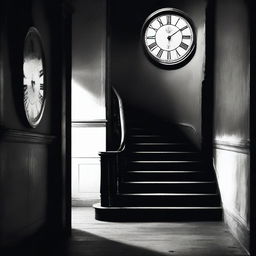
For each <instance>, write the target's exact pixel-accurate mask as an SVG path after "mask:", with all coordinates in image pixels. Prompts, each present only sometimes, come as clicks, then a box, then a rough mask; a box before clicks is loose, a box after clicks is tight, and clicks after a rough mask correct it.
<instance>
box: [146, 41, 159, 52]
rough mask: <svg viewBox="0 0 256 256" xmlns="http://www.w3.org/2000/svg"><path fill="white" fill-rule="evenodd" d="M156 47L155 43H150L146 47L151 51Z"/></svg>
mask: <svg viewBox="0 0 256 256" xmlns="http://www.w3.org/2000/svg"><path fill="white" fill-rule="evenodd" d="M156 47H157V43H156V42H154V43H152V44H150V45H149V46H148V48H149V49H150V50H151V51H153V50H154V49H155V48H156Z"/></svg>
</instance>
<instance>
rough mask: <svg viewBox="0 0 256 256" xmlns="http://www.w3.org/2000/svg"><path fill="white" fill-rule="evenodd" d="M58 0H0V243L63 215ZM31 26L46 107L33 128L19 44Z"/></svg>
mask: <svg viewBox="0 0 256 256" xmlns="http://www.w3.org/2000/svg"><path fill="white" fill-rule="evenodd" d="M60 4H61V1H41V0H31V1H30V0H25V1H18V0H12V1H1V8H0V9H1V15H0V16H1V27H0V40H1V41H0V60H1V66H0V77H1V80H0V94H1V97H0V106H1V112H0V113H1V115H0V176H1V179H0V194H1V195H0V208H1V213H0V232H1V233H0V245H8V244H12V243H14V242H17V241H20V240H22V239H24V238H25V237H28V236H29V235H32V234H35V233H36V232H38V231H39V230H42V229H44V228H46V226H47V223H48V220H50V216H51V217H52V216H55V220H57V221H56V222H55V224H56V225H58V222H60V221H61V216H60V214H61V210H60V208H61V206H60V201H61V200H60V197H61V188H60V186H61V164H60V159H61V158H60V155H61V152H60V150H61V148H60V144H61V121H62V116H61V96H62V80H61V79H62V77H61V68H62V66H63V59H62V55H61V49H62V45H63V41H62V44H60V42H61V39H62V38H61V27H60V24H61V17H62V11H61V5H60ZM31 26H34V27H36V28H37V29H38V30H39V32H40V34H41V37H42V44H43V49H44V54H45V60H46V86H47V92H46V107H45V111H44V114H43V117H42V120H41V122H40V124H39V125H38V127H36V128H31V127H30V126H29V124H28V122H27V120H26V117H25V111H24V107H23V48H24V39H25V36H26V33H27V31H28V29H29V27H31ZM58 179H59V180H58ZM50 189H51V190H50ZM53 189H54V190H53ZM53 191H54V193H52V192H53ZM54 205H55V206H54ZM49 206H51V207H52V208H49ZM53 206H54V207H55V208H54V207H53ZM50 209H51V211H50ZM53 212H55V213H54V214H53ZM58 214H59V215H58ZM56 215H58V216H57V217H56ZM52 218H53V217H52ZM59 225H61V224H59Z"/></svg>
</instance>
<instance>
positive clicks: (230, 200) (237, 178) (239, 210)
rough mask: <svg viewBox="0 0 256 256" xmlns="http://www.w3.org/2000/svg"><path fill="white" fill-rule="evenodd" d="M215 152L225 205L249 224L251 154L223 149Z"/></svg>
mask: <svg viewBox="0 0 256 256" xmlns="http://www.w3.org/2000/svg"><path fill="white" fill-rule="evenodd" d="M214 153H215V156H214V159H215V170H216V174H217V179H218V185H219V189H220V194H221V199H222V204H223V207H224V208H225V210H227V211H228V212H229V213H231V214H232V215H234V216H235V217H236V218H237V219H238V220H239V221H240V222H241V223H243V224H244V225H245V226H249V224H248V223H249V218H248V214H249V205H248V201H249V158H250V156H249V155H248V154H241V153H238V152H233V151H228V150H222V149H216V150H215V152H214Z"/></svg>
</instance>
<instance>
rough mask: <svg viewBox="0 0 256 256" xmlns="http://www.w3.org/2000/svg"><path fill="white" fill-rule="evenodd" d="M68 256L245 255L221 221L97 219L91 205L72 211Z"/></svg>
mask: <svg viewBox="0 0 256 256" xmlns="http://www.w3.org/2000/svg"><path fill="white" fill-rule="evenodd" d="M72 222H73V235H72V239H71V241H70V245H69V248H68V252H67V253H68V255H69V256H85V255H86V256H108V255H109V256H110V255H111V256H114V255H122V256H161V255H162V256H163V255H168V256H170V255H176V256H177V255H179V256H186V255H190V256H194V255H196V256H236V255H239V256H244V255H247V254H246V253H245V251H244V250H243V249H242V248H241V247H240V245H239V243H238V242H237V241H236V240H235V239H234V238H233V236H232V235H231V234H230V233H229V231H228V230H227V229H226V227H225V225H224V224H223V223H222V222H185V223H181V222H178V223H170V222H169V223H163V222H161V223H160V222H159V223H158V222H154V223H150V222H148V223H136V222H135V223H125V222H124V223H118V222H104V221H96V220H95V219H94V210H93V209H92V208H90V207H80V208H79V207H76V208H73V210H72Z"/></svg>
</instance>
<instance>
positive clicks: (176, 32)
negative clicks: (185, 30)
mask: <svg viewBox="0 0 256 256" xmlns="http://www.w3.org/2000/svg"><path fill="white" fill-rule="evenodd" d="M179 31H180V29H178V30H177V31H176V32H174V33H173V34H171V35H170V37H172V36H174V35H175V34H176V33H178V32H179Z"/></svg>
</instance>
